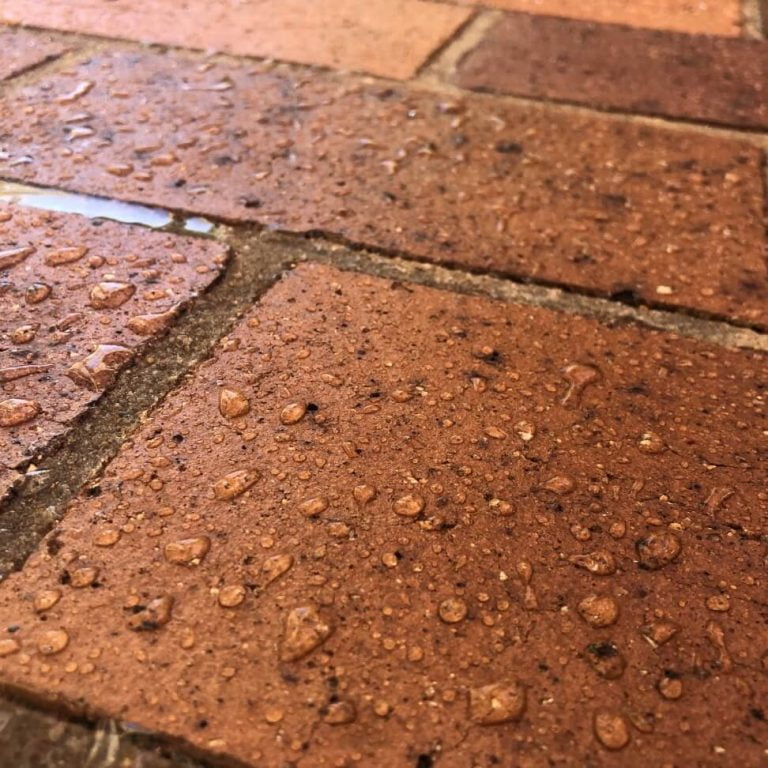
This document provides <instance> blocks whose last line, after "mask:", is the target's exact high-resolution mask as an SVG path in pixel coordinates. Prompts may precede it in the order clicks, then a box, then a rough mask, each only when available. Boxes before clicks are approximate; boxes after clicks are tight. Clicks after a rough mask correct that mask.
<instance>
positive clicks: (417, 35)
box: [0, 0, 471, 79]
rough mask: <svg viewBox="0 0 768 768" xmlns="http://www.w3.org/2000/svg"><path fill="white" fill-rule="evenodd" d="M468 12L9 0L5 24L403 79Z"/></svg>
mask: <svg viewBox="0 0 768 768" xmlns="http://www.w3.org/2000/svg"><path fill="white" fill-rule="evenodd" d="M470 13H471V11H470V10H468V9H465V8H458V7H452V6H451V5H447V4H443V3H438V2H424V0H328V2H322V3H318V2H310V3H307V2H306V1H305V0H248V1H247V2H242V1H241V0H217V2H215V3H211V2H207V0H183V2H169V0H117V1H116V2H110V3H109V4H108V5H104V4H101V3H94V2H93V0H67V2H66V3H54V4H52V5H51V6H50V7H48V6H47V5H46V6H45V7H43V6H41V5H40V3H39V2H38V0H3V4H2V8H0V21H6V22H13V23H18V24H30V25H33V26H41V27H47V28H49V29H60V30H69V31H72V32H87V33H89V34H94V35H105V36H107V37H119V38H127V39H130V40H140V41H142V42H153V43H164V44H166V45H176V46H181V47H185V48H200V49H204V50H218V51H222V52H225V53H232V54H237V55H241V56H263V57H268V58H274V59H285V60H287V61H297V62H301V63H303V64H316V65H319V66H324V67H333V68H337V69H346V70H359V71H362V72H370V73H371V74H374V75H381V76H383V77H394V78H403V79H405V78H408V77H411V76H412V75H414V74H415V73H416V71H417V70H418V68H419V67H420V66H421V65H422V64H423V63H424V62H425V61H426V59H427V58H428V57H429V55H430V54H431V53H432V52H433V51H434V50H435V49H436V48H438V47H439V46H441V45H442V44H443V43H445V42H446V41H447V40H448V39H449V38H450V37H451V36H452V35H453V34H454V33H455V32H456V31H457V30H458V29H459V28H460V27H461V25H462V24H463V23H464V22H465V21H467V19H468V18H469V16H470Z"/></svg>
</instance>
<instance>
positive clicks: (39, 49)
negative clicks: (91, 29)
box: [0, 11, 67, 80]
mask: <svg viewBox="0 0 768 768" xmlns="http://www.w3.org/2000/svg"><path fill="white" fill-rule="evenodd" d="M0 13H2V11H0ZM66 50H67V47H66V46H65V45H64V44H62V43H60V42H57V41H55V40H53V39H52V38H51V37H50V35H46V34H45V33H43V32H32V31H31V30H26V29H9V28H4V27H0V80H4V79H5V78H7V77H12V76H13V75H17V74H19V73H20V72H23V71H24V70H26V69H29V68H30V67H34V66H36V65H37V64H41V63H42V62H44V61H47V60H48V59H52V58H55V57H56V56H60V55H61V54H62V53H64V51H66Z"/></svg>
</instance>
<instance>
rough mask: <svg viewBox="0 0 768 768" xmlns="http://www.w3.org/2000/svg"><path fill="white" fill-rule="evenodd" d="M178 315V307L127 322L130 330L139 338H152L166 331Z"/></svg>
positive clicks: (140, 316) (137, 317)
mask: <svg viewBox="0 0 768 768" xmlns="http://www.w3.org/2000/svg"><path fill="white" fill-rule="evenodd" d="M175 315H176V307H171V309H169V310H168V311H167V312H159V313H157V314H153V315H152V314H150V315H136V316H135V317H132V318H130V320H128V322H127V324H126V325H127V326H128V328H129V329H130V330H131V331H133V332H134V333H137V334H138V335H139V336H151V335H153V334H155V333H160V332H161V331H164V330H165V329H166V328H167V327H168V326H169V325H170V324H171V320H173V318H174V316H175Z"/></svg>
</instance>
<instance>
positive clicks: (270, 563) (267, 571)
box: [261, 554, 293, 586]
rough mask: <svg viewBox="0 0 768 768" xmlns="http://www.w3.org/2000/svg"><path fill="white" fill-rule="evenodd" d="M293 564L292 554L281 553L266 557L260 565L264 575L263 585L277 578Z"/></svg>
mask: <svg viewBox="0 0 768 768" xmlns="http://www.w3.org/2000/svg"><path fill="white" fill-rule="evenodd" d="M292 566H293V555H288V554H281V555H273V556H272V557H268V558H267V559H266V560H265V561H264V563H263V564H262V566H261V572H262V573H263V574H264V577H265V586H266V585H268V584H271V583H272V582H273V581H275V579H279V578H280V576H282V575H283V574H284V573H285V572H286V571H288V570H290V568H291V567H292Z"/></svg>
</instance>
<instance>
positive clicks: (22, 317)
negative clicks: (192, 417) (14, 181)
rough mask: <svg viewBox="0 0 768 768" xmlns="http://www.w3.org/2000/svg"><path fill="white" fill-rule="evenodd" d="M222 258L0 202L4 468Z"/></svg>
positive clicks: (158, 326)
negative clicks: (4, 204) (1, 204)
mask: <svg viewBox="0 0 768 768" xmlns="http://www.w3.org/2000/svg"><path fill="white" fill-rule="evenodd" d="M224 257H225V251H224V249H223V248H222V247H221V246H220V245H218V244H215V243H206V242H203V241H200V240H192V239H190V238H181V237H176V236H174V235H169V234H165V233H151V232H147V231H145V230H141V229H130V228H128V227H125V226H121V225H118V224H113V223H108V222H104V223H101V224H100V225H99V226H95V223H91V222H88V220H87V219H83V218H82V217H79V216H63V215H57V214H53V213H43V212H34V211H30V210H29V209H22V208H14V207H12V206H0V270H1V271H0V275H1V276H2V293H1V294H0V312H2V316H3V328H2V349H0V386H1V387H2V398H0V425H2V432H1V433H0V464H2V465H3V466H4V467H6V468H9V469H13V468H14V467H18V466H21V465H23V464H25V463H26V462H28V461H29V460H30V459H31V458H32V457H33V456H34V455H35V454H36V453H38V452H39V451H40V450H42V449H44V448H45V447H46V446H47V445H48V443H49V442H50V441H51V440H52V439H53V438H55V437H57V436H59V435H61V434H62V432H64V431H65V430H66V429H68V427H69V425H71V423H72V422H73V421H74V420H75V419H77V418H78V417H79V416H80V415H82V414H83V413H84V411H85V409H86V408H87V407H88V406H89V405H91V404H92V403H94V402H95V401H96V400H97V399H98V398H99V397H100V395H101V394H102V393H103V392H104V390H105V389H107V388H108V387H109V386H110V385H111V383H112V382H113V380H114V378H115V377H116V375H117V373H118V371H119V370H120V369H121V368H123V367H124V366H125V365H126V364H127V363H128V362H129V361H130V360H131V358H132V357H133V356H134V353H135V351H136V350H137V348H139V347H140V346H141V345H142V344H144V343H145V342H146V341H147V339H149V338H151V337H153V336H157V335H159V334H160V333H162V331H163V330H164V329H165V328H167V326H168V325H170V324H171V323H172V321H173V315H174V313H175V312H177V311H179V310H180V309H181V308H182V307H183V306H184V305H185V304H186V303H187V301H188V300H189V299H190V298H191V297H192V296H194V295H195V294H196V293H197V292H198V291H200V290H202V289H204V288H205V287H206V286H208V285H210V284H211V282H212V281H213V280H214V279H215V278H216V276H217V275H218V273H219V269H220V267H221V266H222V265H223V263H224ZM8 477H9V475H7V474H6V475H4V476H3V478H4V482H3V484H4V485H6V486H7V483H6V482H5V478H8ZM4 490H7V487H6V488H5V489H4Z"/></svg>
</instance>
